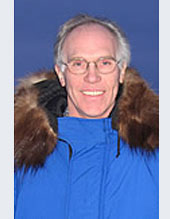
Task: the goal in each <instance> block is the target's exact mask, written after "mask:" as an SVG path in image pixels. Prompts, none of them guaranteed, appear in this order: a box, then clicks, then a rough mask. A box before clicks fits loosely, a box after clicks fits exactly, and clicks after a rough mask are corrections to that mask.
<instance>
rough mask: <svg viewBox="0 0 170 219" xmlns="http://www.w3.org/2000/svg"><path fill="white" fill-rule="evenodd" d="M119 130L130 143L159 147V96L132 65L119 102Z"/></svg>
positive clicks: (148, 148)
mask: <svg viewBox="0 0 170 219" xmlns="http://www.w3.org/2000/svg"><path fill="white" fill-rule="evenodd" d="M118 130H119V135H120V136H121V137H122V138H123V139H124V140H125V141H126V142H127V143H128V144H129V145H130V146H131V147H137V146H138V147H142V148H144V149H146V150H153V149H154V148H155V147H158V144H159V98H158V95H156V94H155V93H154V92H153V91H152V90H151V89H150V88H149V87H148V85H147V83H146V82H145V81H144V80H143V79H142V78H141V77H140V76H139V74H138V73H137V71H136V70H135V69H132V68H128V69H127V71H126V75H125V81H124V85H123V93H122V95H121V98H120V100H119V103H118Z"/></svg>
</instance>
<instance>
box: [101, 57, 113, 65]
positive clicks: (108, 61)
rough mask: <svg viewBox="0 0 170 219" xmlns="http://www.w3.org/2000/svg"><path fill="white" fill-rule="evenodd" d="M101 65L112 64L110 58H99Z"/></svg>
mask: <svg viewBox="0 0 170 219" xmlns="http://www.w3.org/2000/svg"><path fill="white" fill-rule="evenodd" d="M101 65H103V66H106V65H112V62H111V60H108V59H104V60H101Z"/></svg>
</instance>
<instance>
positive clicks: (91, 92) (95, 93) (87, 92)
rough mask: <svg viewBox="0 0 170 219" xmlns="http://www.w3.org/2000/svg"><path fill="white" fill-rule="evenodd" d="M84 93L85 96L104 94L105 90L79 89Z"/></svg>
mask: <svg viewBox="0 0 170 219" xmlns="http://www.w3.org/2000/svg"><path fill="white" fill-rule="evenodd" d="M81 92H82V93H83V94H84V95H87V96H93V97H95V96H101V95H103V94H104V92H105V91H81Z"/></svg>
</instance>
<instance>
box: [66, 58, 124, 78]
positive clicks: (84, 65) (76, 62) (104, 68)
mask: <svg viewBox="0 0 170 219" xmlns="http://www.w3.org/2000/svg"><path fill="white" fill-rule="evenodd" d="M119 62H120V61H117V60H116V59H115V58H113V57H100V58H99V59H97V61H91V62H88V61H87V60H85V59H83V58H74V59H72V60H70V61H69V62H68V63H65V62H62V64H63V65H66V66H67V67H68V69H69V71H70V72H71V73H73V74H84V73H85V72H86V71H87V69H88V67H89V65H90V63H94V64H95V66H96V68H97V69H98V71H99V72H100V73H101V74H108V73H111V72H113V71H114V70H115V68H116V65H117V64H119Z"/></svg>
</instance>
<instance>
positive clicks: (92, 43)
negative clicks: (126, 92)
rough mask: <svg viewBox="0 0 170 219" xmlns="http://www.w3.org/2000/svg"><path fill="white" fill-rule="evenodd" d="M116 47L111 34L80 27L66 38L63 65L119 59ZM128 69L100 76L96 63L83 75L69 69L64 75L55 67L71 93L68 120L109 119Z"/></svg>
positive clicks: (99, 28) (69, 95) (106, 31)
mask: <svg viewBox="0 0 170 219" xmlns="http://www.w3.org/2000/svg"><path fill="white" fill-rule="evenodd" d="M116 49H117V43H116V40H115V39H114V37H113V36H112V34H111V33H110V32H109V31H108V30H107V29H106V28H104V27H102V26H100V25H96V24H91V25H88V26H87V25H84V26H79V27H77V28H76V29H74V30H73V31H72V32H71V33H70V34H69V35H68V36H67V38H66V40H65V42H64V45H63V62H65V63H68V62H69V60H72V59H73V58H83V59H85V60H87V61H88V62H90V61H92V62H93V61H96V60H98V59H99V58H100V57H107V56H109V57H114V58H115V57H116ZM125 68H126V65H124V68H123V70H122V71H121V72H120V70H119V68H118V66H116V68H115V69H114V71H112V72H110V73H108V74H101V73H100V72H99V71H98V69H97V68H96V66H95V64H94V63H90V64H89V66H88V68H87V71H86V72H85V73H84V74H81V75H76V74H73V73H71V72H70V71H69V69H68V68H67V67H66V70H65V72H64V73H62V72H61V71H60V69H59V67H58V66H57V65H56V66H55V69H56V72H57V73H58V76H59V79H60V82H61V84H62V85H63V86H66V89H67V93H68V97H67V98H68V111H69V116H73V117H81V118H105V117H108V115H109V113H110V112H111V110H112V108H113V106H114V104H115V98H116V95H117V92H118V87H119V82H122V81H123V75H124V72H125Z"/></svg>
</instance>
